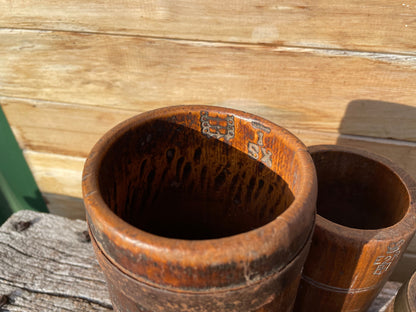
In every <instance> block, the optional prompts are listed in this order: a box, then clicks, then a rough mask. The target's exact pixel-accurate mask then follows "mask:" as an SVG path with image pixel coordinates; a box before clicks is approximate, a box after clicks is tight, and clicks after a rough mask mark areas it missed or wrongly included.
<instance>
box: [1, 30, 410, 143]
mask: <svg viewBox="0 0 416 312" xmlns="http://www.w3.org/2000/svg"><path fill="white" fill-rule="evenodd" d="M0 66H1V68H2V71H0V82H1V83H0V94H1V95H2V96H3V98H2V99H1V101H2V102H7V100H8V99H7V98H12V100H11V101H15V100H14V99H13V98H23V99H29V100H43V101H49V102H57V103H66V104H67V105H71V104H76V105H77V106H80V105H89V106H99V107H107V108H113V109H122V110H127V111H131V112H132V113H133V112H134V113H138V112H142V111H146V110H150V109H153V108H156V107H161V106H168V105H176V104H217V105H223V106H229V107H234V108H239V109H242V110H246V111H250V112H254V113H257V114H259V115H260V116H263V117H266V118H267V117H270V118H271V119H273V120H284V123H285V125H287V126H291V125H293V126H296V127H298V128H301V129H308V130H314V131H324V132H341V133H342V134H354V135H364V136H374V137H381V138H393V139H398V140H405V141H416V134H415V133H416V123H415V122H414V120H415V119H416V97H415V91H414V90H416V57H411V56H399V55H380V54H375V53H359V52H346V51H336V50H317V49H299V48H273V47H268V46H249V45H237V44H223V43H202V42H187V41H174V40H173V41H172V40H159V39H149V38H133V37H124V36H112V35H98V34H79V33H67V32H39V31H21V30H12V31H4V30H0ZM5 104H6V103H5ZM5 104H3V105H5ZM35 105H36V104H35ZM6 114H7V112H6ZM10 114H11V113H9V116H11V115H10ZM10 123H11V124H12V125H13V123H14V120H13V118H10ZM295 123H296V125H295Z"/></svg>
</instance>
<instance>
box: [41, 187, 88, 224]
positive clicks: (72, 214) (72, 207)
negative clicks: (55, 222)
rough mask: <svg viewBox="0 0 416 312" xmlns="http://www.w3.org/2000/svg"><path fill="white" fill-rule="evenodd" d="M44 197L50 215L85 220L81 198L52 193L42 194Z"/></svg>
mask: <svg viewBox="0 0 416 312" xmlns="http://www.w3.org/2000/svg"><path fill="white" fill-rule="evenodd" d="M42 197H43V199H44V201H45V203H46V206H47V207H48V210H49V212H50V213H52V214H54V215H58V216H64V217H66V218H70V219H81V220H84V219H85V208H84V203H83V201H82V199H81V198H78V197H72V196H66V195H60V194H51V193H42Z"/></svg>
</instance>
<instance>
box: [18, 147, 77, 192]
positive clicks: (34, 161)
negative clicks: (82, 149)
mask: <svg viewBox="0 0 416 312" xmlns="http://www.w3.org/2000/svg"><path fill="white" fill-rule="evenodd" d="M23 155H24V156H25V159H26V161H27V163H28V165H29V167H30V169H31V171H32V173H33V176H34V177H35V180H36V183H37V185H38V187H39V189H40V190H41V191H42V192H46V193H52V194H61V195H67V196H71V197H77V198H81V197H82V193H81V174H82V169H83V166H84V160H85V159H83V158H81V157H71V156H65V155H60V154H49V153H38V152H33V151H29V150H28V151H24V152H23Z"/></svg>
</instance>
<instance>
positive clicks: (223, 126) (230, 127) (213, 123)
mask: <svg viewBox="0 0 416 312" xmlns="http://www.w3.org/2000/svg"><path fill="white" fill-rule="evenodd" d="M200 121H201V131H202V134H205V135H207V136H209V137H213V138H216V139H222V138H223V139H224V140H226V141H229V140H230V139H232V138H234V134H235V126H234V116H233V115H227V116H226V117H224V118H223V117H219V116H215V117H214V116H210V115H209V114H208V112H204V111H202V112H201V119H200Z"/></svg>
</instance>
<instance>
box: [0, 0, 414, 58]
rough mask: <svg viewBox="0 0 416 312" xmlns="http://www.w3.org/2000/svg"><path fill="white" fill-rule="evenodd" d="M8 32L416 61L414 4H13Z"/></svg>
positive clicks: (1, 20) (286, 0)
mask: <svg viewBox="0 0 416 312" xmlns="http://www.w3.org/2000/svg"><path fill="white" fill-rule="evenodd" d="M0 27H2V28H26V29H44V30H65V31H77V32H94V33H110V34H122V35H133V36H152V37H162V38H174V39H187V40H203V41H221V42H246V43H267V44H275V45H285V46H302V47H316V48H330V49H346V50H361V51H384V52H386V51H387V52H394V53H408V54H413V55H415V54H416V52H415V51H416V31H415V29H416V4H415V3H414V1H410V0H403V1H389V0H378V1H376V0H370V1H365V2H363V1H360V0H347V1H337V0H330V1H328V0H317V1H309V0H304V1H302V0H281V1H272V0H254V1H219V0H210V1H205V0H192V1H191V0H178V1H163V0H156V1H140V0H132V1H128V2H126V1H122V0H115V1H103V0H97V1H87V2H85V1H81V0H69V1H65V2H62V1H56V0H45V1H41V2H37V3H36V4H34V5H28V2H27V1H24V0H13V1H2V2H0Z"/></svg>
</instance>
